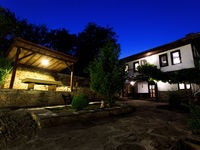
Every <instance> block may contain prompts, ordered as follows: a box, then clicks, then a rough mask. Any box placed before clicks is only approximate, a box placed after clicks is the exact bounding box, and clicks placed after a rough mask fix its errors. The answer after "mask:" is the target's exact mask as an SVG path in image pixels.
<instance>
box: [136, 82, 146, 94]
mask: <svg viewBox="0 0 200 150" xmlns="http://www.w3.org/2000/svg"><path fill="white" fill-rule="evenodd" d="M137 87H138V93H149V88H148V83H147V82H146V81H142V82H137Z"/></svg>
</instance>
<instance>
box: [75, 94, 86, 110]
mask: <svg viewBox="0 0 200 150" xmlns="http://www.w3.org/2000/svg"><path fill="white" fill-rule="evenodd" d="M88 103H89V100H88V96H87V95H85V94H80V95H77V96H74V98H73V100H72V108H73V109H76V110H81V109H83V108H85V107H87V106H88Z"/></svg>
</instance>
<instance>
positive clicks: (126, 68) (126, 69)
mask: <svg viewBox="0 0 200 150" xmlns="http://www.w3.org/2000/svg"><path fill="white" fill-rule="evenodd" d="M125 71H126V72H128V64H127V65H126V67H125Z"/></svg>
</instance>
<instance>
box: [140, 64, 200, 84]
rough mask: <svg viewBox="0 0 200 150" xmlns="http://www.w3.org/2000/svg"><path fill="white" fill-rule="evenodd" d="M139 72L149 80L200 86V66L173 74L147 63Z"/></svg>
mask: <svg viewBox="0 0 200 150" xmlns="http://www.w3.org/2000/svg"><path fill="white" fill-rule="evenodd" d="M138 71H139V72H140V73H142V74H143V75H144V76H145V77H147V78H148V80H157V81H163V82H169V83H184V82H189V83H196V84H200V69H199V66H196V67H195V68H189V69H182V70H178V71H173V72H162V71H161V70H160V69H158V68H157V66H155V65H152V64H148V63H146V64H145V65H142V66H138ZM194 75H195V76H194Z"/></svg>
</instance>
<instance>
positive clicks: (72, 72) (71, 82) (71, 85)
mask: <svg viewBox="0 0 200 150" xmlns="http://www.w3.org/2000/svg"><path fill="white" fill-rule="evenodd" d="M73 74H74V64H73V65H72V69H71V78H70V89H71V92H72V91H73Z"/></svg>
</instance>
